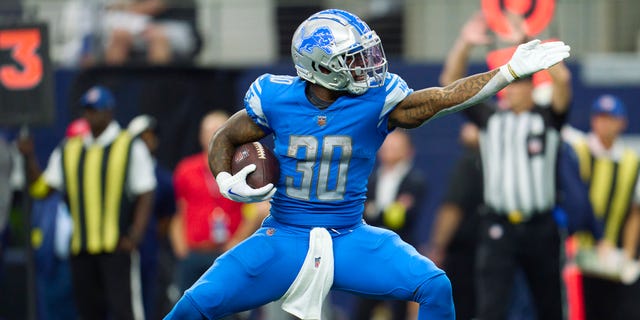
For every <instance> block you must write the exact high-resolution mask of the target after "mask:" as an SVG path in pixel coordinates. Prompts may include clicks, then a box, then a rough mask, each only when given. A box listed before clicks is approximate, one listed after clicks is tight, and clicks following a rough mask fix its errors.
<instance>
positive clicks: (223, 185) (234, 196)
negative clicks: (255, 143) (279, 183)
mask: <svg viewBox="0 0 640 320" xmlns="http://www.w3.org/2000/svg"><path fill="white" fill-rule="evenodd" d="M255 170H256V165H255V164H250V165H248V166H246V167H244V168H242V170H240V171H238V173H236V174H235V175H231V174H230V173H228V172H224V171H223V172H220V173H218V176H216V182H217V183H218V187H219V188H220V193H222V195H223V196H225V198H227V199H231V200H233V201H237V202H261V201H265V200H268V199H270V198H271V197H273V194H274V193H276V188H274V187H273V183H269V184H268V185H266V186H264V187H261V188H258V189H254V188H252V187H250V186H249V185H248V184H247V175H248V174H249V173H251V172H253V171H255Z"/></svg>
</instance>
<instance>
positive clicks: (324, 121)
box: [317, 116, 327, 127]
mask: <svg viewBox="0 0 640 320" xmlns="http://www.w3.org/2000/svg"><path fill="white" fill-rule="evenodd" d="M317 119H318V125H319V126H321V127H324V126H325V125H326V124H327V116H318V117H317Z"/></svg>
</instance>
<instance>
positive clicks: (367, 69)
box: [291, 9, 387, 94]
mask: <svg viewBox="0 0 640 320" xmlns="http://www.w3.org/2000/svg"><path fill="white" fill-rule="evenodd" d="M291 56H292V57H293V62H294V64H295V67H296V71H297V73H298V76H300V77H301V78H303V79H305V80H307V81H309V82H311V83H316V84H318V85H321V86H323V87H325V88H327V89H330V90H338V91H348V92H350V93H353V94H363V93H365V92H366V91H367V90H368V89H369V88H374V87H380V86H382V85H384V80H385V78H386V74H387V59H386V57H385V54H384V50H383V49H382V43H381V41H380V37H378V35H377V34H376V33H375V31H373V30H371V29H370V28H369V26H368V25H367V24H366V23H365V22H364V21H362V20H361V19H360V18H358V17H357V16H355V15H353V14H351V13H349V12H346V11H343V10H337V9H330V10H324V11H321V12H318V13H316V14H314V15H312V16H311V17H309V18H308V19H307V20H305V21H304V22H302V23H301V24H300V26H299V27H298V29H297V30H296V32H295V33H294V35H293V39H292V43H291Z"/></svg>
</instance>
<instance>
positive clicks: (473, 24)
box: [460, 12, 491, 46]
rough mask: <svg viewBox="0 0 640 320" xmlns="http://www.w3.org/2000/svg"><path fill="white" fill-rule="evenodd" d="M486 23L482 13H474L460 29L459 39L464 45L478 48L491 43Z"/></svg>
mask: <svg viewBox="0 0 640 320" xmlns="http://www.w3.org/2000/svg"><path fill="white" fill-rule="evenodd" d="M487 30H488V26H487V21H486V19H485V18H484V15H483V14H482V12H476V13H475V14H474V15H473V16H472V17H471V18H470V19H469V20H468V21H467V22H466V23H465V24H464V26H463V27H462V30H461V31H460V37H461V38H462V40H464V41H465V42H466V43H468V44H471V45H474V46H478V45H486V44H489V43H491V37H489V35H488V33H487Z"/></svg>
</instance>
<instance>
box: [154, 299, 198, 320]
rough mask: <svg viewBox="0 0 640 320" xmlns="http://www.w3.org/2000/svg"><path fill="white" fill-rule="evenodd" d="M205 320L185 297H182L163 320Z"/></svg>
mask: <svg viewBox="0 0 640 320" xmlns="http://www.w3.org/2000/svg"><path fill="white" fill-rule="evenodd" d="M180 319H206V318H205V317H204V316H203V315H202V313H200V311H198V309H197V308H196V306H195V305H194V304H193V302H192V301H191V299H189V298H188V297H187V296H186V295H185V296H182V298H180V300H178V302H177V303H176V305H175V306H174V307H173V309H171V312H169V314H167V315H166V316H165V317H164V320H180Z"/></svg>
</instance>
